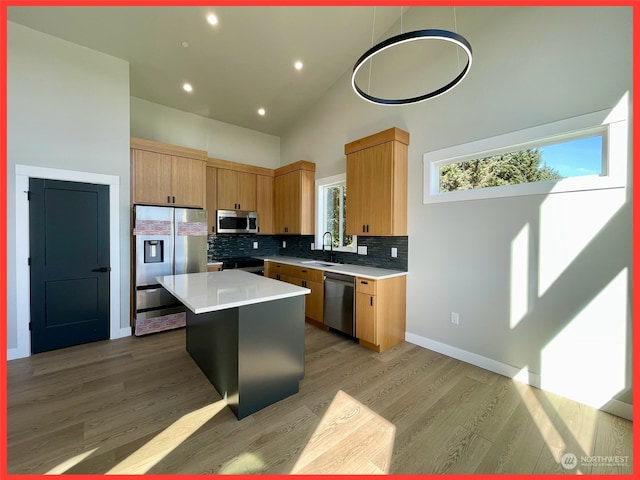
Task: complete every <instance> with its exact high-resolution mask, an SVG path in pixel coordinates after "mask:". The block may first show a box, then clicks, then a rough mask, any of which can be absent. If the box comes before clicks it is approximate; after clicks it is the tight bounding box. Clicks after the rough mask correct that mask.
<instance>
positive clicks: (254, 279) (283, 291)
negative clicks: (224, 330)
mask: <svg viewBox="0 0 640 480" xmlns="http://www.w3.org/2000/svg"><path fill="white" fill-rule="evenodd" d="M156 279H157V280H158V282H159V283H160V285H162V286H163V287H164V288H166V289H167V290H168V291H169V292H170V293H171V294H172V295H173V296H174V297H176V298H177V299H178V300H180V301H181V302H182V303H183V304H184V305H185V306H186V307H187V308H188V309H189V310H191V311H192V312H193V313H206V312H214V311H217V310H225V309H227V308H234V307H241V306H243V305H251V304H254V303H262V302H269V301H272V300H280V299H282V298H289V297H296V296H298V295H307V294H308V293H311V290H309V289H308V288H303V287H298V286H296V285H291V284H289V283H285V282H279V281H278V280H273V279H271V278H266V277H262V276H260V275H255V274H253V273H249V272H245V271H243V270H237V269H234V270H223V271H220V272H207V273H187V274H183V275H165V276H163V277H156Z"/></svg>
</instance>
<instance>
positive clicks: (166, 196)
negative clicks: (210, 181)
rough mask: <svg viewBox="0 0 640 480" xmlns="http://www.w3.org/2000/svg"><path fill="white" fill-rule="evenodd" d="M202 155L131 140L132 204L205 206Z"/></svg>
mask: <svg viewBox="0 0 640 480" xmlns="http://www.w3.org/2000/svg"><path fill="white" fill-rule="evenodd" d="M205 158H206V152H204V151H200V150H193V149H190V148H183V147H177V146H174V145H166V144H162V143H158V142H154V141H151V140H144V139H139V138H132V139H131V197H132V203H134V204H148V205H171V206H176V207H177V206H181V207H197V208H204V207H205V189H206V185H205V176H206V175H205V173H206V172H205V169H206V164H205V160H204V159H205Z"/></svg>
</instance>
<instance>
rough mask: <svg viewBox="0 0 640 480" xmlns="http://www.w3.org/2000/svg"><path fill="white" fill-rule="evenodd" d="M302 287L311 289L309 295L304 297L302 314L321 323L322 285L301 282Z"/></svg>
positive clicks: (305, 281)
mask: <svg viewBox="0 0 640 480" xmlns="http://www.w3.org/2000/svg"><path fill="white" fill-rule="evenodd" d="M302 282H303V284H302V286H305V285H306V287H307V288H309V289H311V293H310V294H309V295H307V296H306V297H305V306H304V314H305V315H306V316H307V317H309V318H312V319H314V320H316V321H318V322H320V323H322V322H323V320H324V316H323V313H322V312H323V307H324V287H323V285H322V283H319V282H311V281H309V280H302Z"/></svg>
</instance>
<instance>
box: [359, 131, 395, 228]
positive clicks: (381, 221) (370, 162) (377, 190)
mask: <svg viewBox="0 0 640 480" xmlns="http://www.w3.org/2000/svg"><path fill="white" fill-rule="evenodd" d="M393 180H394V178H393V142H387V143H383V144H381V145H376V146H374V147H370V148H366V149H364V150H360V151H358V152H354V153H352V154H350V155H348V157H347V192H348V198H349V201H348V202H349V203H348V205H347V233H349V234H350V235H392V234H393V233H394V232H393V208H394V202H393Z"/></svg>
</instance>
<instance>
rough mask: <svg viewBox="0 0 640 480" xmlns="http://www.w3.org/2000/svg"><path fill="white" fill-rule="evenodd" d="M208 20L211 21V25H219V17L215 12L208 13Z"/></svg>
mask: <svg viewBox="0 0 640 480" xmlns="http://www.w3.org/2000/svg"><path fill="white" fill-rule="evenodd" d="M207 22H209V23H210V24H211V25H217V24H218V17H216V16H215V15H214V14H213V13H210V14H209V15H207Z"/></svg>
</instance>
